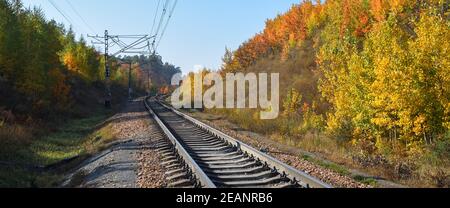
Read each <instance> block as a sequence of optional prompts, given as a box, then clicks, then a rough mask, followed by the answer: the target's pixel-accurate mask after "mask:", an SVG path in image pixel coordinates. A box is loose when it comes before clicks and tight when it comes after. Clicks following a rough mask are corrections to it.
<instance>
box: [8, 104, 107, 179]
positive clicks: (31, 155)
mask: <svg viewBox="0 0 450 208" xmlns="http://www.w3.org/2000/svg"><path fill="white" fill-rule="evenodd" d="M109 115H111V113H110V112H105V111H104V110H97V111H96V112H94V113H92V114H91V115H90V116H88V117H86V118H81V119H72V120H70V121H68V122H67V123H66V124H63V125H61V126H60V127H59V128H57V129H56V130H55V131H54V132H52V133H49V134H48V135H44V136H42V137H41V138H36V139H34V142H31V143H30V144H29V145H25V146H22V147H21V148H19V149H18V150H17V151H16V150H14V152H5V151H3V152H2V153H1V155H2V158H3V159H7V160H8V161H9V162H11V163H14V164H17V166H8V167H1V168H0V187H54V186H57V185H58V183H59V182H60V179H61V177H62V173H63V171H62V170H61V169H58V171H54V170H52V171H41V169H31V167H46V166H49V165H52V164H57V163H59V162H61V161H64V160H66V159H69V158H73V157H75V156H79V157H80V159H79V160H75V161H73V162H70V163H68V164H64V168H63V170H64V169H67V168H70V167H72V166H73V165H75V164H77V162H78V161H80V160H81V159H82V158H85V157H87V156H89V155H90V154H92V153H94V152H96V151H97V150H99V149H101V148H102V147H103V145H104V144H105V143H107V142H108V141H110V140H113V139H114V138H112V136H111V135H110V134H109V132H110V131H109V129H110V128H111V127H110V126H109V125H104V126H101V128H98V129H95V128H93V127H95V126H97V125H98V124H99V123H101V122H102V121H104V120H105V119H106V118H107V117H108V116H109Z"/></svg>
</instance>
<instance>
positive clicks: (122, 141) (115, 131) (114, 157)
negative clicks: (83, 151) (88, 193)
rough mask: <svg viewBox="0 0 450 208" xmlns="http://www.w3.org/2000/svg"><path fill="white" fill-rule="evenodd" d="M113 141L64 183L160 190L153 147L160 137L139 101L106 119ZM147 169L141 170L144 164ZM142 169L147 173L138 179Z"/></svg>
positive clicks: (158, 173)
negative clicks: (110, 126)
mask: <svg viewBox="0 0 450 208" xmlns="http://www.w3.org/2000/svg"><path fill="white" fill-rule="evenodd" d="M108 122H109V123H110V124H111V125H112V128H111V129H112V132H111V134H112V135H113V136H114V137H115V138H117V139H116V142H114V143H113V144H111V145H109V148H108V149H107V150H105V151H103V152H101V153H99V154H98V155H96V156H94V157H92V158H89V159H88V160H87V161H85V162H84V163H82V164H81V166H80V167H79V168H78V169H77V171H75V172H74V174H72V175H71V176H70V177H69V178H70V179H69V180H68V182H67V183H66V184H65V185H66V186H69V187H82V188H139V187H142V184H145V187H150V188H157V187H163V186H164V184H165V182H164V177H163V174H162V173H163V172H164V171H162V167H161V166H160V164H159V163H158V160H159V156H158V154H157V152H156V150H154V149H155V144H156V142H157V140H158V139H160V136H159V134H158V131H157V130H158V129H157V128H156V127H155V126H154V124H153V123H152V121H151V120H150V117H149V115H148V112H147V111H146V110H145V108H144V105H143V101H142V99H137V100H135V101H133V102H130V103H128V105H127V107H126V109H125V110H124V111H122V112H121V113H119V114H117V115H115V116H113V117H112V118H110V119H109V120H108ZM145 161H150V163H148V164H147V163H146V164H147V165H146V166H147V167H146V168H144V162H145ZM144 169H151V170H152V171H147V174H146V175H145V177H142V176H143V175H144V174H143V173H142V172H143V170H144Z"/></svg>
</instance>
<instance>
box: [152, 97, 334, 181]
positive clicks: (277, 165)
mask: <svg viewBox="0 0 450 208" xmlns="http://www.w3.org/2000/svg"><path fill="white" fill-rule="evenodd" d="M157 102H158V103H159V104H160V105H162V106H164V107H165V108H167V109H170V110H171V111H172V112H174V113H175V114H177V115H179V116H181V117H183V118H185V119H186V120H189V121H190V122H192V123H194V124H195V125H196V126H198V127H200V128H202V129H204V130H206V131H208V132H210V133H212V134H213V135H214V136H217V137H219V138H221V139H223V140H225V141H227V142H229V143H231V144H235V146H236V147H237V148H239V149H241V150H242V151H243V152H246V153H247V154H249V155H253V156H254V157H255V158H258V159H259V160H261V161H262V162H263V163H266V164H267V165H269V166H270V167H272V168H274V169H275V170H277V171H278V172H280V173H282V174H285V175H286V176H287V177H288V178H289V179H291V180H292V181H295V182H298V183H300V184H303V186H304V187H310V188H333V187H332V186H331V185H329V184H326V183H324V182H322V181H320V180H318V179H316V178H314V177H312V176H310V175H308V174H306V173H304V172H302V171H299V170H297V169H295V168H293V167H291V166H289V165H286V164H285V163H283V162H281V161H279V160H277V159H275V158H273V157H272V156H270V155H267V154H265V153H263V152H261V151H258V150H256V149H255V148H253V147H251V146H250V145H247V144H246V143H243V142H241V141H238V140H236V139H234V138H232V137H230V136H228V135H227V134H225V133H223V132H221V131H219V130H217V129H214V128H212V127H211V126H209V125H207V124H205V123H203V122H201V121H199V120H197V119H194V118H192V117H191V116H188V115H186V114H184V113H181V112H180V111H178V110H176V109H174V108H173V107H171V106H168V105H166V104H164V103H162V102H159V101H157Z"/></svg>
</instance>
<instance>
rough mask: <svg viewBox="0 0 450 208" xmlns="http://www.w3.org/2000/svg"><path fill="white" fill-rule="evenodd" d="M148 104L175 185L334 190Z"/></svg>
mask: <svg viewBox="0 0 450 208" xmlns="http://www.w3.org/2000/svg"><path fill="white" fill-rule="evenodd" d="M144 102H145V106H146V108H147V110H148V111H149V112H150V114H151V115H152V116H153V118H154V119H155V121H156V122H157V123H158V125H159V127H160V128H161V130H162V131H163V133H164V135H165V136H166V137H167V139H166V140H161V142H160V144H159V145H160V146H159V150H160V153H161V154H162V156H163V157H164V159H163V161H162V163H163V165H165V166H166V169H167V170H168V171H167V172H166V175H167V179H168V180H169V181H170V184H169V185H170V186H171V187H182V188H187V187H197V188H198V187H203V188H331V186H330V185H328V184H325V183H323V182H321V181H319V180H317V179H315V178H313V177H311V176H309V175H307V174H306V173H303V172H301V171H298V170H296V169H294V168H292V167H290V166H288V165H286V164H284V163H282V162H280V161H278V160H277V159H275V158H273V157H271V156H269V155H266V154H264V153H262V152H260V151H258V150H256V149H254V148H252V147H250V146H249V145H246V144H245V143H242V142H240V141H237V140H236V139H234V138H231V137H230V136H228V135H226V134H224V133H222V132H220V131H218V130H216V129H214V128H212V127H210V126H208V125H206V124H204V123H202V122H200V121H198V120H196V119H194V118H192V117H190V116H188V115H186V114H183V113H181V112H179V111H177V110H175V109H173V108H171V107H169V106H167V105H165V104H164V103H162V102H160V101H158V100H157V99H156V98H147V99H145V101H144Z"/></svg>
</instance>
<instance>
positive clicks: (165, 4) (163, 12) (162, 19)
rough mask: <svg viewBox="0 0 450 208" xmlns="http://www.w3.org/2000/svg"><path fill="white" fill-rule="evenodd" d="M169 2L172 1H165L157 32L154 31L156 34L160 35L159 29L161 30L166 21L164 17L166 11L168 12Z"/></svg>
mask: <svg viewBox="0 0 450 208" xmlns="http://www.w3.org/2000/svg"><path fill="white" fill-rule="evenodd" d="M169 3H170V0H166V2H165V3H164V7H163V11H162V13H161V18H160V19H159V24H158V27H157V29H156V32H155V33H154V34H155V36H158V35H159V31H160V30H161V26H162V24H163V22H164V19H165V16H166V13H167V8H168V7H169Z"/></svg>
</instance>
